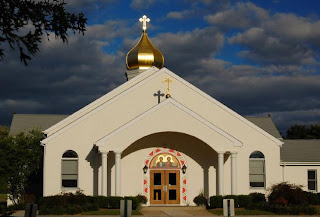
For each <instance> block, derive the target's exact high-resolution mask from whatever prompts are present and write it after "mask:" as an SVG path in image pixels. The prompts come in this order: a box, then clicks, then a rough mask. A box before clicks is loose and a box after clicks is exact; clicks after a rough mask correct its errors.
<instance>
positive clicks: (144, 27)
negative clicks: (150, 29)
mask: <svg viewBox="0 0 320 217" xmlns="http://www.w3.org/2000/svg"><path fill="white" fill-rule="evenodd" d="M139 21H140V22H142V29H143V31H146V29H147V22H148V23H149V22H150V19H149V18H148V17H147V16H146V15H143V16H142V17H141V18H140V19H139Z"/></svg>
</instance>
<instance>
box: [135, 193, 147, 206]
mask: <svg viewBox="0 0 320 217" xmlns="http://www.w3.org/2000/svg"><path fill="white" fill-rule="evenodd" d="M136 198H137V199H138V201H139V203H141V204H147V202H148V198H147V197H146V196H144V195H141V194H138V195H137V196H136Z"/></svg>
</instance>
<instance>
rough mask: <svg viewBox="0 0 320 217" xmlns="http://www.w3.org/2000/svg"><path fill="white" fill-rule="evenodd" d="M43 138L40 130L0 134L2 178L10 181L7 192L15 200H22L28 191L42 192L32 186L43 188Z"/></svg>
mask: <svg viewBox="0 0 320 217" xmlns="http://www.w3.org/2000/svg"><path fill="white" fill-rule="evenodd" d="M0 129H1V127H0ZM42 139H43V134H42V132H41V131H40V130H32V131H30V133H28V134H24V133H20V134H18V135H16V136H11V135H6V136H0V165H1V167H0V174H1V177H0V179H2V181H5V182H6V183H8V186H7V193H8V194H9V198H10V199H11V200H12V201H14V202H20V201H19V199H20V198H21V196H23V195H25V194H27V193H32V194H41V192H35V189H32V188H33V186H35V185H36V186H39V187H40V188H41V180H42V161H43V147H42V146H40V141H41V140H42ZM40 190H41V189H40Z"/></svg>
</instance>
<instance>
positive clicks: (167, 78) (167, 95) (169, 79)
mask: <svg viewBox="0 0 320 217" xmlns="http://www.w3.org/2000/svg"><path fill="white" fill-rule="evenodd" d="M162 82H163V83H167V94H166V98H169V97H171V95H170V83H173V80H172V79H171V78H170V77H169V76H167V77H166V79H164V80H163V81H162Z"/></svg>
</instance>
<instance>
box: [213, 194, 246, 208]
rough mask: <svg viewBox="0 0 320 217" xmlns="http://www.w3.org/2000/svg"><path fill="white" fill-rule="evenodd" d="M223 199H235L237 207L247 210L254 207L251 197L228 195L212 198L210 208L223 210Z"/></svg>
mask: <svg viewBox="0 0 320 217" xmlns="http://www.w3.org/2000/svg"><path fill="white" fill-rule="evenodd" d="M223 199H234V206H235V207H243V208H247V207H250V206H251V205H252V198H251V196H250V195H226V196H224V197H223V196H220V195H217V196H212V197H210V208H222V207H223Z"/></svg>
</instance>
